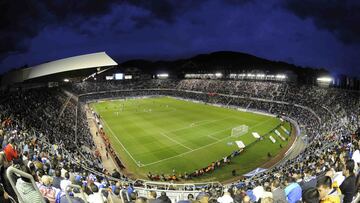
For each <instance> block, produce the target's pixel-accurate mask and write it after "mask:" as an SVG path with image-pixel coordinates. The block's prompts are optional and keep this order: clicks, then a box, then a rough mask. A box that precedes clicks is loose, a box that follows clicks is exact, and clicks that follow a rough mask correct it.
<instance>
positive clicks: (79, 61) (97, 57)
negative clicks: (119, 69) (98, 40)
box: [27, 52, 117, 79]
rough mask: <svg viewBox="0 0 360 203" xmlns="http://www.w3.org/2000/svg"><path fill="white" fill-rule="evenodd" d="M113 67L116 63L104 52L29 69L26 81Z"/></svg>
mask: <svg viewBox="0 0 360 203" xmlns="http://www.w3.org/2000/svg"><path fill="white" fill-rule="evenodd" d="M115 65H117V63H116V62H115V61H114V60H112V58H110V57H109V56H108V55H107V54H106V53H105V52H98V53H93V54H85V55H80V56H74V57H69V58H65V59H60V60H56V61H51V62H49V63H43V64H40V65H37V66H33V67H30V68H29V69H31V71H30V72H29V74H28V77H27V79H31V78H37V77H41V76H45V75H50V74H54V73H61V72H66V71H72V70H80V69H86V68H95V67H104V66H115Z"/></svg>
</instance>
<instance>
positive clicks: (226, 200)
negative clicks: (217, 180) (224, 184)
mask: <svg viewBox="0 0 360 203" xmlns="http://www.w3.org/2000/svg"><path fill="white" fill-rule="evenodd" d="M217 201H218V202H219V203H233V202H234V200H233V198H232V197H231V195H230V193H229V191H228V189H224V195H223V196H222V197H219V198H218V199H217Z"/></svg>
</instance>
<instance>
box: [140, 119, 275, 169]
mask: <svg viewBox="0 0 360 203" xmlns="http://www.w3.org/2000/svg"><path fill="white" fill-rule="evenodd" d="M269 121H270V119H267V120H265V121H263V122H260V123H258V124H256V125H254V126H253V127H251V128H249V130H250V129H252V128H255V127H256V126H258V125H262V124H264V123H267V122H269ZM229 129H232V127H231V128H227V129H223V130H219V131H217V132H215V133H212V135H214V134H216V133H219V132H223V131H225V130H229ZM229 138H230V137H225V138H222V139H219V140H217V141H216V142H213V143H210V144H207V145H204V146H202V147H199V148H196V149H193V150H191V151H188V152H184V153H182V154H178V155H176V156H172V157H169V158H165V159H162V160H159V161H155V162H152V163H149V164H143V165H142V166H141V167H145V166H150V165H153V164H157V163H161V162H163V161H167V160H169V159H173V158H176V157H180V156H183V155H185V154H189V153H191V152H194V151H197V150H200V149H203V148H206V147H209V146H212V145H214V144H216V143H219V142H221V141H223V140H226V139H229Z"/></svg>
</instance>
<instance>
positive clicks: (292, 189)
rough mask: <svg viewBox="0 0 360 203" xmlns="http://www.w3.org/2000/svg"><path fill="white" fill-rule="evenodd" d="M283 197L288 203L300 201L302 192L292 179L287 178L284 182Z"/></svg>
mask: <svg viewBox="0 0 360 203" xmlns="http://www.w3.org/2000/svg"><path fill="white" fill-rule="evenodd" d="M285 185H286V188H285V195H286V199H287V201H288V202H289V203H296V202H297V201H299V200H300V199H301V194H302V190H301V187H300V185H299V184H298V183H296V182H295V180H294V178H293V177H290V176H288V177H287V178H286V180H285Z"/></svg>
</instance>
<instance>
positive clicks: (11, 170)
mask: <svg viewBox="0 0 360 203" xmlns="http://www.w3.org/2000/svg"><path fill="white" fill-rule="evenodd" d="M12 174H18V175H20V176H21V177H25V178H28V179H30V180H31V183H32V185H33V187H34V189H35V190H36V191H37V192H38V193H39V195H40V197H43V196H42V194H41V193H40V190H39V188H38V187H37V185H36V183H35V180H34V178H33V177H32V175H30V174H28V173H25V172H23V171H21V170H19V169H17V168H15V167H13V166H10V167H9V168H8V169H7V170H6V176H7V178H8V179H9V181H10V184H11V187H12V188H13V189H14V191H15V193H16V195H17V198H18V201H19V202H20V203H22V202H24V200H23V199H22V197H21V195H20V193H19V191H18V190H17V188H16V183H15V182H14V180H13V179H12V176H11V175H12ZM41 202H43V203H45V199H44V198H42V199H41Z"/></svg>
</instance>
